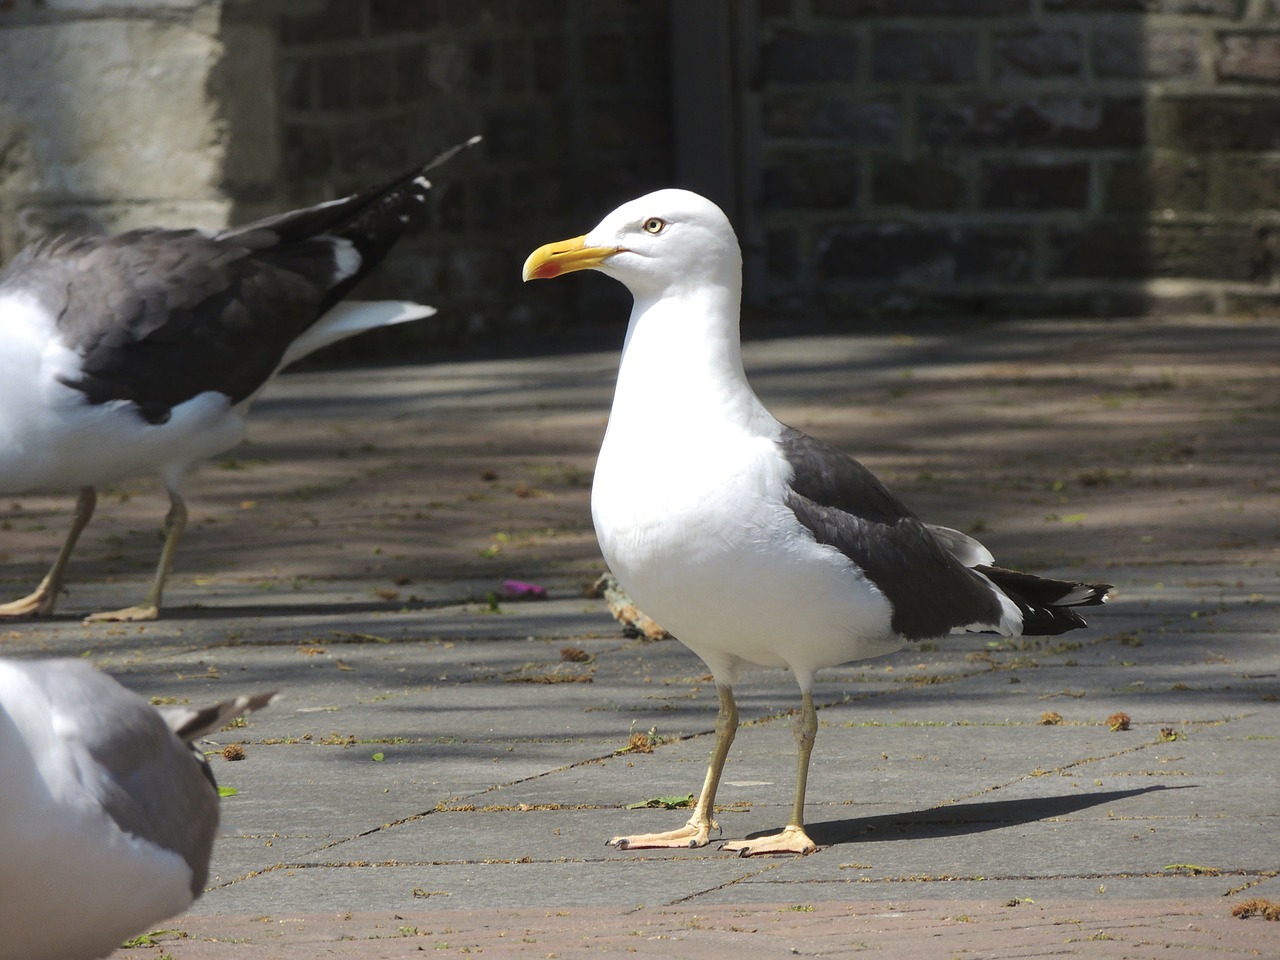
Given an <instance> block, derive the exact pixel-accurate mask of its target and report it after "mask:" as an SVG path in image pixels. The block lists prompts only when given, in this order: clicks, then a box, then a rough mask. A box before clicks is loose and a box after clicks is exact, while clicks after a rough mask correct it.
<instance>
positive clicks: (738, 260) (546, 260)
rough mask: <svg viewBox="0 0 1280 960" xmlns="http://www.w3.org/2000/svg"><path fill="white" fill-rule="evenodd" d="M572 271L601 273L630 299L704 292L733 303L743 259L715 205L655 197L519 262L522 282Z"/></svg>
mask: <svg viewBox="0 0 1280 960" xmlns="http://www.w3.org/2000/svg"><path fill="white" fill-rule="evenodd" d="M574 270H599V271H600V272H601V273H605V274H608V275H609V276H611V277H613V278H615V279H616V280H619V281H621V282H622V283H623V284H624V285H625V286H626V287H627V289H628V290H630V291H631V294H632V296H634V297H635V298H636V299H637V300H642V299H645V300H647V299H656V298H660V297H663V296H668V295H671V294H675V293H678V292H680V291H681V289H682V288H694V289H699V288H705V287H707V286H717V287H722V288H727V289H729V290H730V291H731V292H732V293H733V294H734V295H735V296H736V294H737V292H738V290H739V288H740V287H741V285H742V254H741V252H740V251H739V249H738V240H737V237H736V236H734V232H733V226H732V225H731V224H730V223H729V218H728V217H726V216H725V215H724V213H723V212H722V211H721V210H720V208H719V207H717V206H716V205H715V204H714V203H712V202H711V201H710V200H708V199H706V198H705V197H701V196H699V195H698V194H696V193H691V192H690V191H688V190H658V191H656V192H655V193H650V194H646V195H645V196H643V197H640V198H639V199H638V200H632V201H630V202H628V203H624V204H623V205H622V206H620V207H618V209H616V210H614V211H613V212H612V213H610V214H609V215H608V216H606V217H605V218H604V219H603V220H601V221H600V223H599V224H598V225H597V226H596V228H595V229H594V230H592V231H591V232H590V233H588V234H585V235H584V236H581V237H574V238H573V239H572V240H563V241H560V242H559V243H549V244H547V245H546V246H543V247H539V248H538V249H537V250H535V251H533V253H531V254H530V255H529V259H528V260H526V261H525V264H524V279H525V280H542V279H550V278H552V277H558V276H560V275H561V274H563V273H570V272H572V271H574Z"/></svg>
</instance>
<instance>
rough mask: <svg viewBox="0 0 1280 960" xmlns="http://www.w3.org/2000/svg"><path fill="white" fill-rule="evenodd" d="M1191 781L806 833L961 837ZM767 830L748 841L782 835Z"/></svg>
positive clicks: (816, 836)
mask: <svg viewBox="0 0 1280 960" xmlns="http://www.w3.org/2000/svg"><path fill="white" fill-rule="evenodd" d="M1190 788H1191V785H1188V786H1185V787H1182V786H1177V787H1170V786H1165V785H1160V784H1158V785H1155V786H1151V787H1141V788H1138V789H1134V790H1107V791H1098V792H1094V793H1083V794H1068V795H1063V796H1059V797H1027V798H1025V799H1022V800H993V801H989V802H985V803H957V804H952V805H950V806H945V807H933V808H931V809H928V810H917V811H912V812H907V813H890V814H885V815H883V816H878V817H854V818H852V819H849V820H824V821H822V822H819V823H806V824H805V827H804V828H805V831H806V832H807V833H808V834H809V837H810V839H811V840H813V842H814V843H816V844H817V845H818V846H819V847H829V846H836V845H838V844H842V843H868V842H872V841H877V840H920V839H925V838H940V837H960V836H966V835H968V834H973V833H984V832H986V831H988V830H999V829H1001V828H1003V827H1013V826H1018V825H1021V824H1026V823H1035V822H1036V821H1037V820H1045V819H1048V818H1050V817H1064V816H1067V815H1069V814H1073V813H1078V812H1080V811H1081V810H1087V809H1088V808H1090V807H1096V806H1100V805H1102V804H1107V803H1115V802H1117V801H1119V800H1125V799H1128V798H1129V797H1136V796H1141V795H1142V794H1145V793H1151V792H1153V791H1155V790H1184V789H1190ZM778 832H779V831H777V830H764V831H761V832H760V833H756V834H751V835H750V836H749V837H748V839H754V838H755V837H761V836H768V835H769V834H772V833H778Z"/></svg>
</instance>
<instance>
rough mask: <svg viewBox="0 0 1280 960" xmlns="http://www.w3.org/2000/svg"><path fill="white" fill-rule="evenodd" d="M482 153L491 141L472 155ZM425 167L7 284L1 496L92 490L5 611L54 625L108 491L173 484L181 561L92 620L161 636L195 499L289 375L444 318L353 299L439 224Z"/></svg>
mask: <svg viewBox="0 0 1280 960" xmlns="http://www.w3.org/2000/svg"><path fill="white" fill-rule="evenodd" d="M477 140H479V138H478V137H476V138H473V139H472V140H471V141H468V143H467V144H464V145H463V146H469V145H470V144H471V143H474V142H476V141H477ZM459 149H461V147H455V148H453V149H451V150H449V151H446V152H445V153H444V154H442V155H441V156H440V157H437V158H436V159H435V160H433V161H432V162H431V163H429V164H427V165H426V166H425V167H421V168H418V169H415V170H414V171H412V172H411V173H409V174H407V175H406V176H403V177H398V178H397V179H395V180H394V181H392V182H390V183H387V184H383V185H381V186H378V187H376V188H374V189H370V190H366V191H363V192H360V193H356V194H352V195H351V196H349V197H346V198H343V199H340V200H333V201H329V202H327V203H321V204H317V205H316V206H312V207H306V208H304V209H300V210H294V211H291V212H289V213H283V214H278V215H276V216H272V217H267V218H266V219H263V220H258V221H255V222H253V223H250V224H246V225H245V226H241V227H236V228H234V229H230V230H223V231H220V232H205V231H201V230H164V229H155V228H153V229H143V230H131V231H129V232H127V233H122V234H118V235H116V236H111V237H86V238H78V239H67V238H55V239H52V240H47V241H44V242H38V243H36V244H33V245H31V246H29V247H27V248H26V249H25V250H23V251H22V252H21V253H20V254H18V256H17V257H15V258H14V260H13V261H12V262H11V263H10V264H9V265H8V266H7V267H6V268H5V269H4V271H3V272H2V273H0V493H3V494H13V493H31V492H36V491H40V492H45V491H49V492H53V491H61V490H78V491H79V498H78V500H77V502H76V509H75V517H74V520H73V522H72V524H71V529H70V532H69V533H68V534H67V537H66V540H65V541H64V542H63V545H62V549H61V551H60V552H59V554H58V557H57V559H56V560H55V561H54V564H53V566H52V568H51V569H50V570H49V573H48V575H47V576H46V577H45V578H44V580H43V581H42V582H41V583H40V585H39V586H38V587H37V588H36V589H35V591H34V592H33V593H31V594H30V595H28V596H26V597H23V598H22V599H19V600H15V601H12V602H10V603H5V604H0V619H6V618H8V619H18V618H24V617H31V616H47V615H49V614H51V613H52V612H53V609H54V605H55V603H56V602H57V599H58V595H59V593H60V592H61V590H62V585H63V578H64V575H65V572H66V567H67V562H68V561H69V560H70V558H71V552H72V550H73V549H74V547H75V543H76V540H77V538H78V537H79V536H80V533H81V532H82V531H83V530H84V528H85V525H86V524H88V522H89V520H90V518H91V517H92V516H93V510H94V506H95V504H96V502H97V494H96V488H97V487H99V486H101V485H102V484H105V483H111V482H113V481H117V480H121V479H124V478H126V477H132V476H137V475H140V474H159V475H160V476H161V477H162V479H163V480H164V484H165V487H166V489H167V490H168V493H169V503H170V509H169V513H168V516H167V517H166V518H165V524H164V526H165V541H164V548H163V549H162V551H161V553H160V562H159V564H158V565H157V568H156V573H155V579H154V580H153V582H152V585H151V589H150V591H149V592H148V594H147V596H146V598H145V599H144V600H143V601H142V602H141V603H140V604H138V605H136V606H131V607H126V608H124V609H121V610H114V611H108V612H99V613H94V614H92V615H91V616H90V617H89V618H88V620H154V619H156V617H157V616H159V611H160V604H161V598H162V594H163V591H164V582H165V578H166V577H167V576H168V573H169V569H170V566H171V565H172V563H173V554H174V550H175V548H176V547H177V545H178V540H179V538H180V537H181V536H182V531H183V528H184V527H185V525H186V520H187V508H186V505H185V503H184V502H183V499H182V495H181V492H180V487H181V483H182V480H183V478H184V477H185V476H186V474H187V473H188V471H190V470H191V468H192V467H193V466H194V465H195V464H197V463H199V462H200V461H201V460H204V459H207V458H208V457H211V456H214V455H216V454H218V453H221V452H222V451H224V450H228V449H230V448H231V447H233V446H235V445H236V444H237V443H239V442H240V440H241V438H242V437H243V436H244V431H245V426H246V418H247V416H248V413H249V407H250V405H251V404H252V403H253V401H254V399H255V398H256V397H257V396H258V395H259V394H260V393H261V392H262V389H263V388H264V387H265V386H266V385H267V383H268V382H269V381H270V380H271V378H272V377H274V376H275V374H276V373H278V372H279V371H280V370H281V369H282V368H283V367H286V366H288V365H289V364H290V363H293V362H294V361H295V360H298V359H300V358H301V357H304V356H306V355H307V354H309V353H311V352H312V351H314V350H318V349H319V348H320V347H323V346H327V345H328V344H331V343H334V342H336V341H338V340H342V339H344V338H346V337H350V336H353V335H355V334H357V333H360V332H361V331H364V330H369V329H372V328H374V327H380V326H385V325H387V324H394V323H403V322H405V321H409V320H416V319H419V318H422V317H428V316H431V315H432V314H433V313H435V310H434V309H433V308H432V307H427V306H423V305H421V304H417V303H403V302H395V301H378V302H356V301H346V300H344V299H343V298H344V297H346V295H347V294H348V293H349V292H350V291H351V289H352V288H353V287H354V286H355V285H356V284H357V283H359V282H360V280H361V279H363V278H364V276H365V275H366V274H368V273H369V271H370V270H372V269H373V267H374V266H376V265H377V264H378V262H379V261H381V260H382V258H383V257H384V256H385V255H386V253H387V252H388V251H389V250H390V249H391V247H392V246H393V245H394V244H395V243H396V241H398V240H399V239H400V237H401V236H403V235H404V234H405V233H407V232H409V231H411V230H413V229H416V228H417V227H420V226H421V225H422V224H423V223H424V222H425V212H426V199H427V194H428V192H429V190H430V189H431V183H430V181H429V180H427V178H426V173H427V171H428V170H430V169H431V168H432V167H434V166H436V165H438V164H439V163H441V162H443V161H444V160H446V159H448V158H449V157H451V156H453V154H454V153H456V152H457V151H458V150H459Z"/></svg>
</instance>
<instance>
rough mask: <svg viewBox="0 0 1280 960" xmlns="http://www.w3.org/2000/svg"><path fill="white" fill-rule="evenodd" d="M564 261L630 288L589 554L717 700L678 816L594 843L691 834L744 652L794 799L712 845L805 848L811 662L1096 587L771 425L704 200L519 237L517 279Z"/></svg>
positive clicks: (553, 271)
mask: <svg viewBox="0 0 1280 960" xmlns="http://www.w3.org/2000/svg"><path fill="white" fill-rule="evenodd" d="M577 270H598V271H600V272H601V273H604V274H606V275H608V276H610V277H613V278H614V279H616V280H619V281H621V282H622V283H623V285H625V286H626V287H627V289H628V290H630V291H631V294H632V297H633V298H634V301H635V302H634V306H633V308H632V311H631V321H630V324H629V325H628V327H627V334H626V340H625V342H624V345H623V348H622V361H621V365H620V367H619V369H618V380H617V388H616V391H615V394H614V399H613V407H612V410H611V411H610V414H609V425H608V429H607V430H606V433H605V438H604V442H603V445H602V446H601V448H600V456H599V459H598V461H597V463H596V471H595V480H594V483H593V485H592V490H591V515H592V519H593V521H594V523H595V529H596V536H597V538H598V539H599V542H600V549H601V552H602V553H603V555H604V559H605V561H606V562H607V563H608V565H609V568H610V570H612V572H613V573H614V575H615V576H616V577H617V579H618V581H619V582H620V583H621V585H622V587H623V588H624V589H625V590H626V592H627V593H628V594H630V596H631V597H632V599H633V600H634V601H635V602H636V604H637V605H638V606H639V607H640V609H642V610H644V612H645V613H646V614H648V615H649V616H651V617H653V618H654V619H655V620H656V621H657V622H658V623H661V624H662V626H663V627H665V628H666V629H668V630H670V631H671V633H672V634H674V635H675V636H676V637H678V638H679V639H680V641H681V642H682V643H684V645H685V646H687V647H688V648H689V649H690V650H692V651H693V652H694V653H695V654H697V655H698V656H699V657H700V658H701V659H702V660H703V661H705V663H706V664H707V666H708V668H709V669H710V671H711V674H712V676H713V677H714V678H715V683H716V694H717V699H718V703H719V709H718V712H717V715H716V723H715V746H714V749H713V751H712V754H711V762H710V765H709V768H708V771H707V775H706V779H705V781H704V783H703V786H702V791H701V793H700V794H699V796H698V801H697V804H696V805H695V807H694V809H693V814H692V816H691V817H690V818H689V821H688V823H686V824H685V825H684V826H683V827H681V828H679V829H676V830H672V831H668V832H664V833H654V834H644V835H639V836H621V837H614V838H613V839H612V840H610V841H609V843H611V844H614V845H616V846H618V847H620V848H623V849H639V848H661V847H700V846H703V845H705V844H706V843H708V841H709V838H710V834H711V831H712V830H713V829H716V830H718V829H719V828H718V826H717V825H716V824H715V823H714V821H713V820H712V814H713V812H714V809H715V807H714V805H715V797H716V789H717V787H718V785H719V782H720V776H721V771H722V769H723V767H724V762H725V758H726V756H727V755H728V752H729V747H730V745H731V744H732V743H733V738H734V734H735V731H736V730H737V726H738V709H737V705H736V704H735V702H734V698H733V684H734V680H735V676H736V674H737V671H738V669H739V668H740V666H741V665H742V664H743V663H753V664H760V665H763V666H779V667H788V668H790V670H791V671H792V673H793V674H794V675H795V679H796V682H797V683H798V684H799V686H800V694H801V705H802V707H801V711H800V713H799V714H798V715H797V720H796V727H795V738H796V745H797V754H798V763H797V775H796V789H795V799H794V805H793V808H792V811H791V819H790V821H789V822H788V823H787V825H786V826H785V828H783V829H782V830H781V831H778V832H772V833H769V834H766V835H764V836H755V837H751V838H747V839H742V840H732V841H729V842H727V843H726V844H725V845H724V847H723V848H722V849H727V850H733V851H737V852H738V853H739V854H740V855H743V856H752V855H756V854H782V853H797V854H805V853H811V852H812V851H814V850H815V849H816V845H815V844H814V842H813V841H812V840H811V839H810V838H809V836H808V834H807V833H806V832H805V829H804V798H805V785H806V782H807V778H808V773H809V757H810V754H811V752H812V749H813V742H814V736H815V734H816V732H817V727H818V720H817V714H816V712H815V709H814V705H813V692H812V687H813V679H814V672H815V671H816V670H818V669H820V668H823V667H830V666H835V665H837V664H841V663H847V662H849V661H854V660H862V659H865V658H868V657H876V656H881V655H883V654H887V653H891V652H893V651H895V650H898V649H901V648H902V647H903V646H905V645H907V644H908V643H915V642H919V641H924V640H929V639H933V638H937V637H941V636H943V635H946V634H948V633H951V632H953V631H966V630H972V631H995V632H998V633H1001V634H1004V635H1007V636H1017V635H1020V634H1023V633H1026V634H1030V635H1047V634H1057V633H1061V632H1063V631H1066V630H1071V629H1074V628H1076V627H1082V626H1084V625H1085V621H1084V619H1083V618H1082V617H1081V616H1080V615H1079V614H1078V613H1077V612H1076V611H1075V610H1074V609H1073V608H1074V607H1077V606H1085V605H1092V604H1098V603H1102V602H1104V601H1105V600H1106V599H1107V598H1108V596H1109V595H1110V593H1111V587H1110V585H1109V584H1083V583H1074V582H1065V581H1058V580H1046V579H1043V578H1040V577H1035V576H1031V575H1029V574H1025V573H1018V572H1015V571H1012V570H1006V569H1003V568H1001V567H997V566H995V562H994V558H993V557H992V555H991V553H990V551H988V550H987V549H986V548H985V547H984V546H982V544H980V543H978V542H977V541H976V540H974V539H972V538H971V537H969V536H967V535H965V534H963V533H960V532H959V531H957V530H952V529H949V528H946V527H939V526H934V525H931V524H927V523H923V522H922V521H921V520H919V519H918V518H917V517H916V515H915V514H913V513H912V512H911V511H910V510H909V509H907V507H906V506H905V505H904V504H903V503H902V501H900V500H899V499H898V498H897V497H895V496H894V495H893V494H892V493H890V492H889V490H888V489H887V488H886V487H885V486H884V485H883V484H882V483H880V481H879V480H877V479H876V477H875V476H874V475H873V474H872V473H871V472H870V471H869V470H868V469H867V468H866V467H864V466H862V465H861V464H860V463H858V462H857V461H855V460H853V459H851V458H849V457H847V456H845V455H844V454H843V453H841V452H840V451H839V450H837V449H835V448H834V447H832V446H830V445H828V444H826V443H824V442H822V441H821V440H817V439H815V438H813V437H810V436H808V435H807V434H804V433H802V432H801V431H799V430H796V429H794V428H792V427H789V426H786V425H784V424H782V423H780V422H779V421H778V420H776V419H775V418H774V417H773V415H772V414H770V413H769V411H768V410H767V409H765V407H764V405H763V404H762V403H761V402H760V400H759V398H758V397H757V396H756V394H755V392H754V391H753V390H752V389H751V386H750V384H749V383H748V382H747V377H746V373H745V372H744V370H743V366H742V348H741V339H740V336H739V330H738V321H739V307H740V301H741V290H742V256H741V253H740V252H739V249H738V242H737V239H736V237H735V236H734V232H733V228H732V226H731V225H730V223H729V220H728V218H727V217H726V216H725V215H724V213H723V212H722V211H721V210H720V209H719V208H718V207H717V206H716V205H715V204H713V203H712V202H711V201H709V200H707V199H705V198H704V197H701V196H699V195H697V194H695V193H690V192H688V191H685V190H659V191H657V192H656V193H651V194H648V195H647V196H644V197H641V198H639V199H637V200H633V201H631V202H629V203H625V204H623V205H622V206H621V207H619V208H618V209H616V210H614V211H613V212H612V213H610V214H609V215H608V216H606V217H605V218H604V220H602V221H601V222H600V224H599V225H598V226H597V227H595V229H593V230H592V231H591V232H590V233H588V234H586V235H585V236H581V237H577V238H575V239H572V240H565V241H563V242H559V243H550V244H547V245H546V246H543V247H540V248H539V249H537V250H535V251H534V252H533V253H532V254H530V256H529V258H528V260H527V261H526V262H525V265H524V279H525V280H532V279H544V278H551V277H557V276H559V275H561V274H564V273H569V272H572V271H577ZM655 465H657V466H656V467H655Z"/></svg>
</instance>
